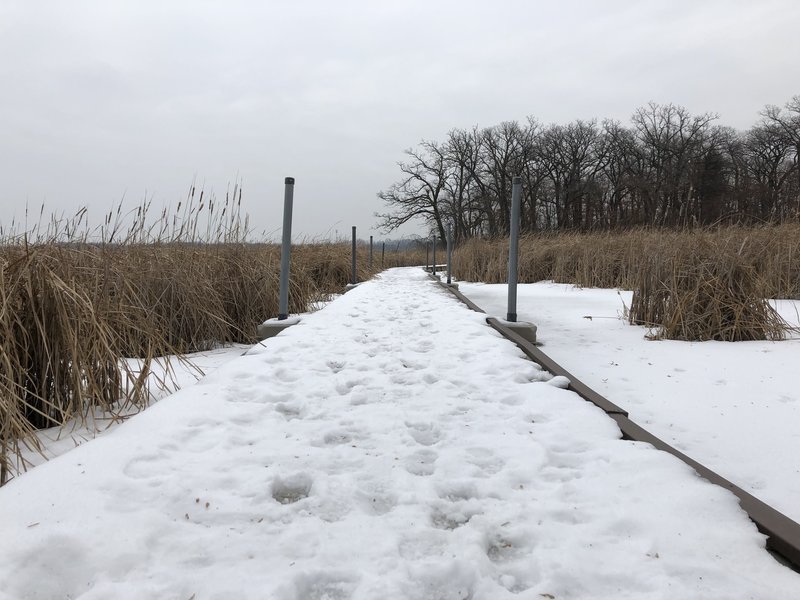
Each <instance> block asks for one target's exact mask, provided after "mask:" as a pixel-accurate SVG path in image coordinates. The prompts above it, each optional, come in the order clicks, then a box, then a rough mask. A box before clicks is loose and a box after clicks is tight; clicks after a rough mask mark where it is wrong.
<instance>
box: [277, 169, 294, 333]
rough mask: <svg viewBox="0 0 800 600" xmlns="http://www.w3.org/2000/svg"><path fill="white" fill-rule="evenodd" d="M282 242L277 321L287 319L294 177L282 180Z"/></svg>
mask: <svg viewBox="0 0 800 600" xmlns="http://www.w3.org/2000/svg"><path fill="white" fill-rule="evenodd" d="M283 182H284V192H283V240H282V244H281V280H280V290H279V294H280V295H279V297H278V320H279V321H283V320H284V319H287V318H288V317H289V254H290V253H291V251H292V204H293V202H294V177H287V178H286V179H284V180H283Z"/></svg>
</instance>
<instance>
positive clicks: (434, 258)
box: [433, 235, 436, 277]
mask: <svg viewBox="0 0 800 600" xmlns="http://www.w3.org/2000/svg"><path fill="white" fill-rule="evenodd" d="M433 276H434V277H436V236H435V235H434V236H433Z"/></svg>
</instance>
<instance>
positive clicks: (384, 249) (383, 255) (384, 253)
mask: <svg viewBox="0 0 800 600" xmlns="http://www.w3.org/2000/svg"><path fill="white" fill-rule="evenodd" d="M385 256H386V242H383V245H382V246H381V269H383V268H385V267H384V266H383V259H384V257H385Z"/></svg>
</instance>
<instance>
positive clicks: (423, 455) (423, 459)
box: [405, 450, 439, 477]
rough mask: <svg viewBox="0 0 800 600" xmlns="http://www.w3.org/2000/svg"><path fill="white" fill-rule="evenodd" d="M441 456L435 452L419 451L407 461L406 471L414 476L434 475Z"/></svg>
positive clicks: (407, 458) (408, 457)
mask: <svg viewBox="0 0 800 600" xmlns="http://www.w3.org/2000/svg"><path fill="white" fill-rule="evenodd" d="M438 458H439V455H438V454H437V453H436V452H434V451H433V450H417V451H416V452H414V453H413V454H411V455H409V456H407V457H406V459H405V467H406V471H408V472H409V473H411V474H412V475H418V476H420V477H425V476H428V475H433V472H434V471H435V470H436V460H437V459H438Z"/></svg>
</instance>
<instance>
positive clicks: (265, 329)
mask: <svg viewBox="0 0 800 600" xmlns="http://www.w3.org/2000/svg"><path fill="white" fill-rule="evenodd" d="M299 322H300V317H289V318H288V319H283V320H278V319H269V320H267V321H264V322H263V323H261V325H259V326H258V330H257V332H258V338H259V339H261V340H266V339H269V338H271V337H275V336H276V335H278V334H279V333H280V332H281V331H283V330H284V329H288V328H289V327H291V326H292V325H297V324H298V323H299Z"/></svg>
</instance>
